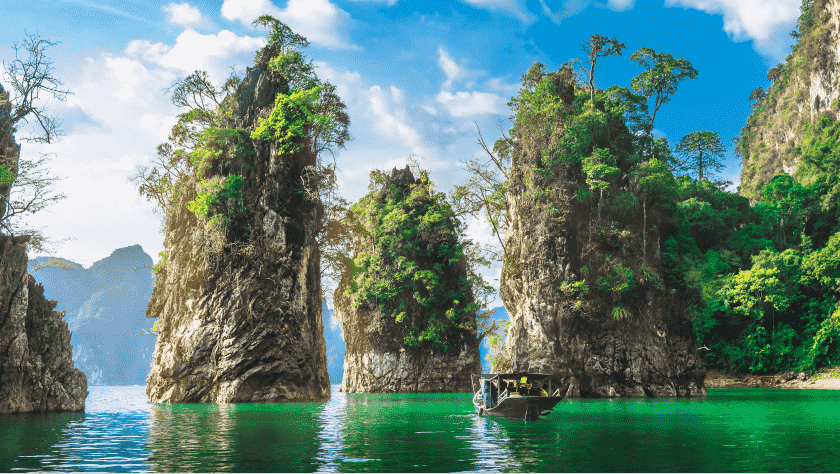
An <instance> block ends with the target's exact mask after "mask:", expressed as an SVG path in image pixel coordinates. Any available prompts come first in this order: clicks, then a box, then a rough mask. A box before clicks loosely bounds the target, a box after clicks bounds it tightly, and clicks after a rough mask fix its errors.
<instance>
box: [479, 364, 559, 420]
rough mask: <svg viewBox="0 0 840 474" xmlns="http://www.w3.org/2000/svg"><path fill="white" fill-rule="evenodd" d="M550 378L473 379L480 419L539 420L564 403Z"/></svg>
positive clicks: (504, 376)
mask: <svg viewBox="0 0 840 474" xmlns="http://www.w3.org/2000/svg"><path fill="white" fill-rule="evenodd" d="M551 377H552V376H551V375H548V374H534V373H527V372H520V373H514V374H481V375H478V376H476V375H473V376H472V385H473V390H474V391H475V395H474V396H473V405H475V408H476V410H477V411H478V415H479V416H481V415H488V416H503V417H507V418H519V419H524V420H526V421H532V420H536V419H538V418H539V417H540V415H542V416H546V415H548V414H549V413H551V410H552V409H554V405H557V403H559V402H560V400H562V399H563V395H561V391H560V388H559V387H557V388H554V387H552V385H551ZM476 382H477V383H476Z"/></svg>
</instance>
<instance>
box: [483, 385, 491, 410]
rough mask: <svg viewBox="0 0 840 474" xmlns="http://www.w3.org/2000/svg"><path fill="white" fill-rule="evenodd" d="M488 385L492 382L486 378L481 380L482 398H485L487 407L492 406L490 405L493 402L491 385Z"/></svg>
mask: <svg viewBox="0 0 840 474" xmlns="http://www.w3.org/2000/svg"><path fill="white" fill-rule="evenodd" d="M488 385H490V384H489V382H487V381H486V380H482V381H481V394H482V398H483V399H484V406H485V407H489V406H491V405H490V404H491V401H490V387H489V386H488Z"/></svg>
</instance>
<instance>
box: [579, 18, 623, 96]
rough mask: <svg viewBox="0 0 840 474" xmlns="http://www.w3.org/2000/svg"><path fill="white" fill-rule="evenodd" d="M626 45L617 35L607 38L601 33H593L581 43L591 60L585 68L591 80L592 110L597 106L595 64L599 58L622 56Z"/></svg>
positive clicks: (585, 72)
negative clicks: (587, 40) (586, 40)
mask: <svg viewBox="0 0 840 474" xmlns="http://www.w3.org/2000/svg"><path fill="white" fill-rule="evenodd" d="M626 47H627V45H625V44H624V43H619V42H618V39H617V37H615V36H613V37H612V38H607V37H606V36H601V35H592V36H591V37H590V38H589V42H588V43H587V42H584V43H583V44H582V45H581V49H582V50H583V52H584V53H586V55H587V56H588V57H589V61H587V63H586V64H588V65H589V70H588V71H587V70H586V69H584V74H586V76H587V77H588V82H589V99H590V103H589V109H590V110H594V108H595V70H596V69H597V66H596V65H595V64H596V62H597V61H598V58H604V57H607V56H621V51H622V50H623V49H625V48H626Z"/></svg>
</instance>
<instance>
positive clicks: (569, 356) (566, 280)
mask: <svg viewBox="0 0 840 474" xmlns="http://www.w3.org/2000/svg"><path fill="white" fill-rule="evenodd" d="M540 66H541V65H540ZM537 67H538V66H535V67H534V68H532V70H531V71H529V76H530V77H531V79H532V80H533V81H534V82H535V83H540V86H539V87H544V88H545V89H544V90H547V91H551V92H553V94H556V95H555V96H549V95H546V96H542V97H539V96H535V98H531V96H528V94H527V91H526V92H524V93H523V97H524V98H523V99H522V100H521V102H520V110H519V114H520V115H519V116H518V118H517V122H516V123H515V128H514V131H515V135H514V136H513V137H511V138H512V140H511V142H509V143H512V145H511V148H510V153H511V156H512V160H513V161H512V166H511V171H510V176H509V180H508V182H507V186H508V201H507V202H508V206H509V207H508V222H509V226H508V229H507V234H506V243H505V246H506V249H507V259H506V263H505V265H504V267H503V270H502V277H501V283H500V296H501V298H502V301H504V303H505V307H506V308H507V311H508V313H509V314H510V320H511V323H510V327H509V330H508V333H507V342H506V343H507V354H506V355H507V361H506V362H505V361H503V362H500V363H499V364H496V365H495V366H494V370H496V371H531V372H540V373H548V374H557V377H556V379H557V380H556V381H555V383H556V384H557V385H556V386H565V385H566V384H567V383H568V384H569V388H568V392H567V393H566V396H568V397H619V396H657V397H660V396H702V395H705V394H706V390H705V387H704V385H703V379H704V377H705V370H704V368H703V364H702V362H701V360H700V358H699V356H698V353H697V347H696V338H695V335H694V330H693V327H692V325H691V322H690V320H689V319H688V316H687V306H688V303H689V301H690V295H688V294H686V293H685V292H684V291H681V290H678V289H675V288H674V289H672V288H668V286H667V283H663V281H664V278H663V276H664V273H665V272H664V268H663V264H662V258H661V256H660V253H659V250H660V245H661V241H660V239H661V238H663V237H664V236H663V235H662V234H663V233H667V232H674V231H675V229H673V225H672V224H670V219H669V216H668V215H667V213H666V212H664V211H663V210H662V209H659V208H657V207H655V206H652V205H650V204H648V203H647V202H645V201H644V200H645V199H646V196H644V195H643V194H642V193H641V191H640V189H639V188H636V187H635V186H636V184H634V182H632V181H631V180H630V179H629V177H630V176H631V175H632V173H633V171H632V170H633V168H632V167H633V166H635V163H638V162H639V156H638V155H637V154H635V153H634V150H633V146H634V145H633V141H632V137H631V136H630V133H629V131H628V129H627V127H626V126H625V124H624V119H623V117H622V116H621V115H620V114H614V113H613V114H611V113H610V112H609V111H605V110H604V105H603V104H604V101H605V100H608V96H606V95H605V94H603V93H602V92H601V91H598V95H597V96H596V106H595V110H592V111H590V106H589V96H590V93H589V92H588V91H583V90H581V89H580V88H579V87H577V86H575V80H574V75H573V73H572V71H571V69H569V68H566V67H564V68H563V69H561V70H560V71H558V72H556V73H544V72H543V71H542V70H541V69H538V68H537ZM543 97H546V98H543ZM528 100H531V101H539V100H546V101H550V103H551V104H552V105H551V106H550V107H552V109H551V110H552V112H551V113H550V114H548V115H546V116H540V115H536V114H539V113H540V112H536V113H535V115H531V116H527V115H523V114H525V113H526V112H527V113H531V112H530V111H531V110H532V109H529V108H528V107H531V106H532V105H531V104H532V103H535V102H528ZM536 103H537V104H538V105H534V106H533V107H534V110H537V111H540V110H549V109H548V108H545V107H544V106H543V105H541V103H539V102H536ZM523 117H526V118H523ZM534 117H536V118H534ZM523 120H531V121H534V120H541V121H544V122H543V123H544V124H545V125H544V126H546V127H547V128H541V127H533V126H532V125H531V124H532V123H533V122H523ZM526 125H527V126H526ZM542 130H548V131H547V132H546V133H545V135H541V134H540V133H542ZM578 141H579V142H578ZM576 142H577V143H576ZM558 143H559V145H558ZM501 146H502V147H504V146H507V145H506V144H504V143H503V144H501ZM498 147H499V145H497V149H501V148H498ZM553 147H556V148H553ZM547 150H553V151H552V153H556V154H553V155H551V156H544V153H546V151H547ZM575 153H577V154H575ZM587 164H588V165H589V166H591V168H588V169H589V170H590V171H586V168H585V166H587ZM595 165H597V166H595ZM599 167H600V168H599ZM602 170H606V171H604V172H602V174H601V175H597V174H596V172H600V171H602ZM587 173H589V174H587ZM589 184H591V185H592V188H589V187H588V185H589ZM596 185H597V186H601V188H600V189H601V191H600V193H599V191H598V188H597V187H595V186H596ZM622 200H623V201H622ZM621 202H624V203H629V204H628V205H625V206H623V207H622V206H620V205H619V203H621ZM669 226H670V227H669Z"/></svg>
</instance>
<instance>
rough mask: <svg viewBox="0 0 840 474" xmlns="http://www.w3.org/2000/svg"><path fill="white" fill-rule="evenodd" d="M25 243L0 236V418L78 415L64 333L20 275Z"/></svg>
mask: <svg viewBox="0 0 840 474" xmlns="http://www.w3.org/2000/svg"><path fill="white" fill-rule="evenodd" d="M26 262H27V257H26V239H25V238H20V237H18V238H15V237H8V236H4V235H0V304H2V309H0V413H49V412H83V411H84V410H85V398H86V397H87V395H88V391H87V379H86V378H85V374H84V373H82V371H80V370H79V369H77V368H75V367H74V366H73V359H72V348H71V346H70V330H69V329H68V327H67V322H65V321H64V320H63V317H64V313H63V312H58V311H53V308H55V306H56V302H55V301H48V300H47V299H46V298H45V297H44V288H43V286H41V285H39V284H36V283H35V279H34V278H32V276H31V275H29V273H27V271H26Z"/></svg>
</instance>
